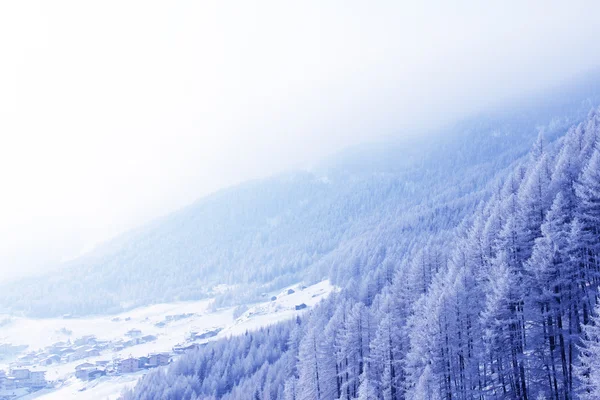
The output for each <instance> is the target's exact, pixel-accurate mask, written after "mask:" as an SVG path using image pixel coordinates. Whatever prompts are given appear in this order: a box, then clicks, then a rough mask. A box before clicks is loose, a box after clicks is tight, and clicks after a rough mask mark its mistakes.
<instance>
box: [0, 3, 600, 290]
mask: <svg viewBox="0 0 600 400" xmlns="http://www.w3.org/2000/svg"><path fill="white" fill-rule="evenodd" d="M417 3H418V4H417ZM424 3H425V2H417V1H415V2H407V1H390V2H387V1H382V2H365V1H314V2H313V1H282V0H276V1H256V2H249V1H236V2H233V1H232V2H226V1H214V2H213V1H177V2H175V1H162V2H153V1H148V0H144V1H122V0H119V1H101V2H100V1H94V2H92V1H81V0H76V1H69V2H65V1H51V2H50V1H39V2H34V1H3V2H1V3H0V139H1V140H0V185H1V192H0V279H2V278H4V279H6V278H10V277H13V276H16V275H18V274H23V273H27V272H29V271H34V270H36V269H39V268H44V267H46V266H47V265H49V264H51V263H53V262H56V261H58V260H60V259H63V258H67V257H72V256H74V255H75V254H77V253H79V252H81V251H83V250H85V249H86V248H89V247H90V246H92V245H93V244H94V243H97V242H98V241H103V240H106V239H107V238H110V237H111V236H114V235H115V234H117V233H119V232H122V231H124V230H127V229H130V228H132V227H134V226H136V225H139V224H141V223H143V222H146V221H148V220H150V219H152V218H154V217H156V216H159V215H162V214H165V213H168V212H170V211H173V210H175V209H177V208H179V207H181V206H183V205H186V204H188V203H190V202H192V201H193V200H195V199H196V198H198V197H200V196H202V195H204V194H206V193H209V192H212V191H214V190H217V189H219V188H222V187H225V186H229V185H231V184H234V183H237V182H240V181H243V180H247V179H250V178H256V177H262V176H266V175H270V174H272V173H276V172H279V171H282V170H285V169H290V168H297V167H305V166H308V165H310V164H311V163H313V162H315V161H316V160H318V159H320V158H322V157H325V156H326V155H328V154H331V153H332V152H335V151H337V150H340V149H341V148H343V147H346V146H348V145H353V144H356V143H360V142H364V141H367V140H370V139H373V138H377V137H380V136H383V135H390V134H394V135H403V134H410V133H414V132H415V131H416V130H417V129H418V128H422V127H424V126H427V125H428V124H437V123H439V122H443V121H445V120H447V119H449V118H453V117H457V116H461V115H464V114H466V113H469V112H472V111H474V110H477V109H480V108H482V107H484V106H485V104H488V103H494V102H495V100H497V99H501V98H505V97H507V96H508V97H510V96H515V95H517V94H519V93H524V92H527V91H531V90H534V89H537V88H541V87H544V86H547V85H550V84H552V83H556V82H560V81H561V80H563V79H566V78H567V77H570V76H573V75H574V74H577V73H579V72H581V71H585V70H587V69H589V68H591V67H593V66H596V65H597V64H598V62H599V61H600V51H598V46H599V44H598V43H599V42H598V38H599V37H600V24H598V22H597V18H598V15H600V2H598V1H568V2H567V1H528V2H524V1H502V2H481V1H469V2H466V1H462V2H461V1H459V2H456V1H455V2H441V1H440V2H428V4H424ZM449 3H454V4H452V5H450V4H449ZM492 3H495V4H492Z"/></svg>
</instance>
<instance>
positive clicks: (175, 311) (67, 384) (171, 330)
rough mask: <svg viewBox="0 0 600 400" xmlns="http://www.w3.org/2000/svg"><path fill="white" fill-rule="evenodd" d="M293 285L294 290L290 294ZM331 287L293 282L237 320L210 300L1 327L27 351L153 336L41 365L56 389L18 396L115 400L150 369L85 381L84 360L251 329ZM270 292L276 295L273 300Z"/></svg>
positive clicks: (2, 335)
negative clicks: (212, 332) (89, 338)
mask: <svg viewBox="0 0 600 400" xmlns="http://www.w3.org/2000/svg"><path fill="white" fill-rule="evenodd" d="M289 289H292V290H293V291H294V293H291V294H288V290H289ZM333 289H334V287H333V286H332V285H331V284H330V283H329V281H322V282H320V283H317V284H315V285H312V286H309V287H306V288H302V286H300V285H294V286H291V287H289V288H286V289H284V290H282V291H281V292H279V293H269V294H268V295H267V296H266V298H265V301H264V302H262V303H257V304H252V305H249V309H248V310H247V311H246V312H245V313H244V314H242V315H241V316H240V317H238V318H237V319H234V318H233V311H234V308H233V307H232V308H226V309H220V310H217V311H214V312H211V311H210V309H209V305H210V300H203V301H193V302H177V303H167V304H157V305H153V306H148V307H141V308H138V309H134V310H131V311H128V312H125V313H122V314H119V315H111V316H97V317H89V318H73V319H62V318H49V319H30V318H19V317H11V320H10V322H9V323H7V324H6V325H5V326H3V327H2V328H1V330H0V342H8V343H12V344H13V345H28V346H29V347H28V349H27V350H26V351H32V350H37V349H42V348H44V347H46V346H49V345H51V344H53V343H56V342H59V341H67V340H71V341H72V340H74V339H76V338H79V337H82V336H85V335H95V336H96V337H97V338H98V339H99V340H108V341H117V340H119V339H123V338H125V333H126V332H128V331H129V330H131V329H139V330H141V331H142V335H155V336H156V340H155V341H152V342H148V343H142V344H139V345H135V346H131V347H126V348H125V349H123V350H121V351H112V350H105V351H104V352H102V353H101V354H100V356H96V357H90V358H86V359H81V360H77V361H74V362H70V363H66V364H58V365H51V366H48V367H43V368H41V369H44V370H46V379H47V380H48V381H52V382H54V385H55V388H54V389H44V390H42V391H38V392H35V393H32V394H29V395H27V396H23V397H19V399H34V398H35V399H42V400H54V399H84V400H85V399H89V400H92V399H93V400H99V399H116V398H118V396H119V394H120V393H121V392H122V390H123V389H124V388H127V387H132V386H133V385H135V383H136V382H137V380H138V379H139V378H140V377H141V376H142V375H143V374H144V373H145V372H146V371H140V372H138V373H135V374H127V375H121V376H106V377H102V378H100V379H97V380H95V381H91V382H83V381H80V380H78V379H76V378H75V377H74V372H75V366H77V365H79V364H81V363H84V362H91V363H94V362H95V361H99V360H112V359H113V358H127V357H128V356H134V357H140V356H146V355H147V354H149V353H158V352H169V353H172V349H173V346H176V345H179V344H183V343H185V342H186V338H187V337H188V335H189V333H190V332H202V331H204V330H207V329H213V328H220V329H222V330H221V331H220V332H219V334H218V335H217V336H216V337H214V338H211V339H209V340H215V339H219V338H224V337H229V336H231V335H238V334H242V333H244V332H245V331H247V330H254V329H258V328H260V327H262V326H266V325H269V324H273V323H276V322H280V321H283V320H287V319H290V318H292V317H294V316H296V315H299V314H301V313H303V312H305V311H306V310H307V309H310V308H311V307H313V306H314V305H315V304H317V303H318V302H319V301H320V300H322V299H323V298H325V297H327V296H328V295H329V294H330V293H331V292H332V290H333ZM272 296H276V297H277V299H276V300H274V301H271V300H270V298H271V297H272ZM300 304H306V305H307V308H306V309H304V310H296V306H297V305H300ZM182 314H191V316H189V317H186V318H182V319H179V320H176V321H170V322H167V323H165V325H164V326H157V325H156V324H159V325H160V323H161V322H165V319H166V317H167V316H172V315H182ZM67 333H68V334H67ZM196 342H198V341H196ZM8 361H9V360H5V361H0V369H4V370H8V368H9V363H8ZM2 363H4V364H2Z"/></svg>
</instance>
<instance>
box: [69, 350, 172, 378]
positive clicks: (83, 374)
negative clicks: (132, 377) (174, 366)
mask: <svg viewBox="0 0 600 400" xmlns="http://www.w3.org/2000/svg"><path fill="white" fill-rule="evenodd" d="M170 360H171V356H170V354H169V353H152V354H148V356H145V357H131V356H130V357H128V358H125V359H123V360H114V361H112V362H109V361H96V362H95V363H91V362H85V363H82V364H79V365H78V366H76V367H75V377H76V378H78V379H81V380H84V381H91V380H94V379H97V378H99V377H101V376H105V375H121V374H131V373H134V372H137V371H140V370H143V369H150V368H156V367H161V366H164V365H168V364H169V362H170Z"/></svg>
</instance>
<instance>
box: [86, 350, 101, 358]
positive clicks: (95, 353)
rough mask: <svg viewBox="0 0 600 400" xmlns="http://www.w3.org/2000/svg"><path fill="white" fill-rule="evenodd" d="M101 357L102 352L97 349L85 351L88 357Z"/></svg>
mask: <svg viewBox="0 0 600 400" xmlns="http://www.w3.org/2000/svg"><path fill="white" fill-rule="evenodd" d="M99 355H100V350H98V349H96V348H91V349H89V350H86V351H85V356H86V357H97V356H99Z"/></svg>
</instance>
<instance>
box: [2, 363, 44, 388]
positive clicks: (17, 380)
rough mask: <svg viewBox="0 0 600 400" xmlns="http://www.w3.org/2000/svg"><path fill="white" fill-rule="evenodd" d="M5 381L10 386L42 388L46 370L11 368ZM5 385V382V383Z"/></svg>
mask: <svg viewBox="0 0 600 400" xmlns="http://www.w3.org/2000/svg"><path fill="white" fill-rule="evenodd" d="M9 372H10V376H9V377H7V379H6V381H7V383H8V385H9V386H11V387H16V388H19V387H29V388H35V389H39V388H43V387H45V386H46V385H47V382H46V371H41V370H30V369H28V368H11V370H10V371H9ZM5 387H7V386H6V383H5Z"/></svg>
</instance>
